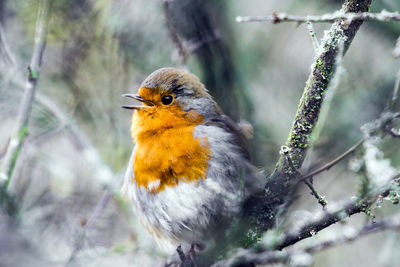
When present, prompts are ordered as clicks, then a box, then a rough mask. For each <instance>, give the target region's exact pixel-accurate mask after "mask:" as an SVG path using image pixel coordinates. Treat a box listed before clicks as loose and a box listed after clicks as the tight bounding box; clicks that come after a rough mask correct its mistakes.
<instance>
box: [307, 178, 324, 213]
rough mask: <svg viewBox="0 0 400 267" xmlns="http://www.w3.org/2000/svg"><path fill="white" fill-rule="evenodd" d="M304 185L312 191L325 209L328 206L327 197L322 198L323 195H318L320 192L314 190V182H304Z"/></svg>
mask: <svg viewBox="0 0 400 267" xmlns="http://www.w3.org/2000/svg"><path fill="white" fill-rule="evenodd" d="M304 183H305V184H306V185H307V187H308V188H309V189H310V190H311V195H313V196H314V197H315V198H316V199H317V200H318V203H319V204H321V206H322V208H325V206H326V205H328V201H326V199H325V197H324V196H321V194H320V193H318V191H317V190H316V189H315V188H314V185H313V184H312V180H311V181H307V180H304Z"/></svg>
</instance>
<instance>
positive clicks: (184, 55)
mask: <svg viewBox="0 0 400 267" xmlns="http://www.w3.org/2000/svg"><path fill="white" fill-rule="evenodd" d="M170 1H171V0H164V1H163V10H164V16H165V22H166V24H167V28H168V32H169V35H170V37H171V39H172V42H173V43H174V45H175V47H176V49H177V50H178V55H179V64H181V65H185V64H186V61H187V59H188V52H187V51H186V50H185V47H184V46H183V43H182V41H181V39H180V38H179V35H178V32H177V30H176V29H175V27H174V25H173V23H172V22H171V11H170V8H171V7H170Z"/></svg>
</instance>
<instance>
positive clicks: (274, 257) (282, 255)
mask: <svg viewBox="0 0 400 267" xmlns="http://www.w3.org/2000/svg"><path fill="white" fill-rule="evenodd" d="M385 230H394V231H399V230H400V216H399V215H394V216H392V217H390V218H386V219H384V220H382V221H379V222H374V223H370V224H367V225H365V226H364V227H362V228H361V229H360V230H358V231H354V232H353V233H350V234H346V235H343V236H340V237H338V238H335V239H332V240H328V241H323V242H320V243H317V244H315V245H310V246H306V247H302V248H292V249H288V250H285V251H262V252H259V251H255V250H246V249H240V250H238V252H236V254H235V255H234V256H233V257H231V258H230V259H228V260H223V261H219V262H217V263H216V264H214V265H213V267H217V266H240V265H238V264H246V263H254V264H266V263H269V264H271V263H290V262H292V263H293V262H295V257H296V256H302V258H303V259H304V256H309V255H308V254H309V253H316V252H319V251H322V250H325V249H329V248H331V247H335V246H338V245H341V244H344V243H349V242H352V241H355V240H357V239H359V238H361V237H364V236H366V235H369V234H373V233H377V232H381V231H385ZM306 259H307V258H306ZM310 261H311V259H310Z"/></svg>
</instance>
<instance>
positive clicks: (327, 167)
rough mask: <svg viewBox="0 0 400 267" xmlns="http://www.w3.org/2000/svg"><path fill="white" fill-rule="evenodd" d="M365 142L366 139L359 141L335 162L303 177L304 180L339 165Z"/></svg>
mask: <svg viewBox="0 0 400 267" xmlns="http://www.w3.org/2000/svg"><path fill="white" fill-rule="evenodd" d="M364 141H365V139H361V140H360V141H358V143H357V144H355V145H354V146H352V147H351V148H349V149H348V150H347V151H346V152H344V153H343V154H341V155H340V156H339V157H337V158H335V159H334V160H332V161H330V162H328V163H327V164H325V165H324V166H322V167H320V168H318V169H316V170H314V171H312V172H310V173H307V174H305V175H303V176H302V177H301V179H302V180H306V179H307V178H310V177H313V176H315V175H317V174H319V173H321V172H323V171H327V170H329V169H330V168H331V167H332V166H334V165H335V164H337V163H338V162H340V161H341V160H343V159H345V158H346V157H347V156H348V155H350V154H352V153H353V152H354V151H356V150H357V149H358V148H359V147H360V146H361V145H362V144H363V142H364Z"/></svg>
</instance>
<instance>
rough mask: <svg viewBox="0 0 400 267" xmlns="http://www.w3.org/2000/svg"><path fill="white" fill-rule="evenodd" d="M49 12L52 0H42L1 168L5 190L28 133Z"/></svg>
mask: <svg viewBox="0 0 400 267" xmlns="http://www.w3.org/2000/svg"><path fill="white" fill-rule="evenodd" d="M49 13H50V0H41V1H40V4H39V9H38V16H37V21H36V33H35V43H34V47H33V54H32V58H31V63H30V65H29V67H28V80H27V83H26V88H25V93H24V96H23V99H22V102H21V104H20V107H19V112H18V116H17V118H16V125H15V129H14V132H13V136H12V137H11V140H10V142H9V145H8V147H7V151H6V154H5V156H4V159H3V161H2V165H1V168H0V183H1V185H2V186H4V190H6V189H7V186H8V184H9V181H10V179H11V177H12V174H13V171H14V167H15V163H16V161H17V159H18V156H19V152H20V151H21V148H22V146H23V144H24V140H25V137H26V135H27V134H28V121H29V116H30V112H31V109H32V103H33V99H34V95H35V89H36V84H37V81H38V79H39V73H40V67H41V65H42V58H43V52H44V49H45V47H46V38H47V25H48V21H49Z"/></svg>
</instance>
